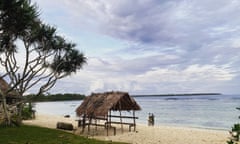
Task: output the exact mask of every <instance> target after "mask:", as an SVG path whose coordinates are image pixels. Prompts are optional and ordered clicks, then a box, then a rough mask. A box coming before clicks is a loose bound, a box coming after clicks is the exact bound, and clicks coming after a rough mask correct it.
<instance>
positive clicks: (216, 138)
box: [23, 113, 230, 144]
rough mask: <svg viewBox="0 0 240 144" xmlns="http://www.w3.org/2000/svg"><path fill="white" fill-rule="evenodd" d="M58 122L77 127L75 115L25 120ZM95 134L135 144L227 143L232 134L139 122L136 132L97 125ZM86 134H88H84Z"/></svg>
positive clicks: (41, 123)
mask: <svg viewBox="0 0 240 144" xmlns="http://www.w3.org/2000/svg"><path fill="white" fill-rule="evenodd" d="M57 122H68V123H72V124H73V126H74V128H77V121H75V119H74V118H73V117H70V118H64V116H56V115H47V114H39V113H37V114H36V119H34V120H27V121H24V122H23V123H24V124H27V125H37V126H41V127H48V128H53V129H55V128H56V123H57ZM90 132H93V133H94V135H92V134H90V135H87V136H88V137H90V138H95V139H100V140H107V141H120V142H127V143H134V144H142V143H151V144H192V143H196V144H226V141H227V140H228V137H229V136H230V135H229V133H228V131H226V130H214V129H201V128H192V127H180V126H168V125H157V126H147V125H144V124H137V127H136V132H128V128H127V127H124V132H123V133H122V131H121V126H120V125H118V127H117V134H116V136H113V135H110V136H107V135H106V131H104V129H102V130H101V128H98V130H97V131H96V130H95V127H93V128H92V129H91V131H90ZM73 133H75V134H77V135H80V129H76V130H75V131H73ZM84 136H86V134H84Z"/></svg>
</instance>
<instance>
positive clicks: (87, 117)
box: [76, 92, 141, 134]
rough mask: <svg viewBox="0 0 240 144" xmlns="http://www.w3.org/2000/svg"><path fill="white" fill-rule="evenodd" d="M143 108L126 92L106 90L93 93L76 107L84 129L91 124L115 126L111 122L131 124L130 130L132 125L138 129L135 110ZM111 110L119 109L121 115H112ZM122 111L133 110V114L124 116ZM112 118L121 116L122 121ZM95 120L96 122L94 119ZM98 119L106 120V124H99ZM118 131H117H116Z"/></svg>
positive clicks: (107, 126)
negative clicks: (127, 120) (129, 120)
mask: <svg viewBox="0 0 240 144" xmlns="http://www.w3.org/2000/svg"><path fill="white" fill-rule="evenodd" d="M136 110H141V107H140V106H139V105H138V104H137V102H136V101H135V100H134V99H133V98H132V97H131V96H129V94H128V93H126V92H105V93H93V94H92V95H91V96H88V97H86V98H85V99H84V101H83V102H82V104H81V105H80V106H79V107H78V108H77V109H76V113H77V116H79V117H80V118H81V120H80V122H81V123H80V124H79V125H80V126H82V128H83V131H84V128H85V126H88V129H89V127H90V125H95V126H104V127H105V128H107V134H108V128H113V127H112V125H111V124H121V127H122V125H124V124H125V125H129V131H130V130H131V127H134V130H136V119H137V117H135V111H136ZM111 111H119V115H111ZM122 111H132V113H133V116H122V113H121V112H122ZM111 118H119V119H120V121H112V119H111ZM123 119H132V120H133V121H132V122H130V123H129V122H128V123H126V122H123V121H122V120H123ZM93 120H95V123H93V122H92V121H93ZM96 120H104V121H105V123H104V124H102V125H101V124H97V123H96V122H97V121H96ZM114 133H116V132H114Z"/></svg>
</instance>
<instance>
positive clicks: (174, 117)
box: [36, 95, 240, 130]
mask: <svg viewBox="0 0 240 144" xmlns="http://www.w3.org/2000/svg"><path fill="white" fill-rule="evenodd" d="M134 99H135V100H136V101H137V103H138V104H139V105H140V106H141V108H142V110H141V111H137V112H136V116H138V117H139V119H137V123H140V124H144V125H147V123H148V116H149V113H153V114H154V119H155V125H168V126H180V127H181V126H184V127H196V128H206V129H221V130H229V129H230V128H231V127H232V125H233V124H234V123H239V122H240V119H239V118H238V117H239V116H240V111H239V110H237V109H236V107H240V95H199V96H161V97H157V96H155V97H151V96H145V97H134ZM81 102H82V101H61V102H40V103H36V111H37V113H42V114H50V115H61V116H64V115H70V116H71V117H76V114H75V110H76V108H77V107H78V106H79V105H80V104H81ZM123 114H125V115H130V113H129V112H124V113H123Z"/></svg>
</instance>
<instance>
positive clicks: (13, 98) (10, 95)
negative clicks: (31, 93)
mask: <svg viewBox="0 0 240 144" xmlns="http://www.w3.org/2000/svg"><path fill="white" fill-rule="evenodd" d="M9 89H10V86H9V84H8V83H7V82H6V81H5V80H4V79H3V78H2V77H0V90H1V92H2V93H5V94H6V93H7V95H6V102H7V104H13V103H16V102H17V101H18V100H19V99H20V97H19V95H18V94H17V92H15V91H11V92H8V90H9ZM0 95H1V93H0ZM0 98H1V97H0ZM0 103H1V99H0Z"/></svg>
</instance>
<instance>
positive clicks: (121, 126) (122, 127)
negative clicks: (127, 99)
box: [119, 110, 123, 133]
mask: <svg viewBox="0 0 240 144" xmlns="http://www.w3.org/2000/svg"><path fill="white" fill-rule="evenodd" d="M119 113H120V123H121V130H122V133H123V123H122V112H121V110H120V111H119Z"/></svg>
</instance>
